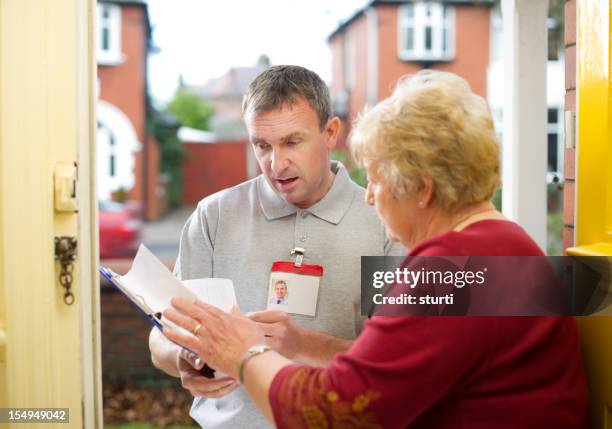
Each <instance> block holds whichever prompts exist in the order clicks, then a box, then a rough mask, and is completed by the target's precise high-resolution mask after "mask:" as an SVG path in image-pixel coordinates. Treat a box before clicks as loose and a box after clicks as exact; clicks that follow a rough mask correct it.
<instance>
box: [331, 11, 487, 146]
mask: <svg viewBox="0 0 612 429" xmlns="http://www.w3.org/2000/svg"><path fill="white" fill-rule="evenodd" d="M494 3H495V1H494V0H480V1H457V0H445V1H437V2H422V1H405V0H404V1H399V0H373V1H370V2H369V3H368V4H367V5H366V6H365V7H363V8H362V9H360V10H358V11H357V12H356V13H355V14H354V15H353V16H351V17H350V18H349V19H348V20H346V21H345V22H343V23H342V24H341V25H339V26H338V28H337V29H336V30H334V32H333V33H332V34H331V35H330V36H329V37H328V43H329V46H330V48H331V52H332V83H331V93H332V99H333V102H334V109H335V111H336V114H338V115H339V116H341V117H343V118H344V119H345V124H346V125H347V126H345V127H344V128H345V130H346V131H347V132H348V129H349V127H348V124H350V123H351V122H352V121H353V119H354V118H355V117H356V115H357V114H358V112H360V111H361V110H362V109H363V107H364V106H366V105H370V106H372V105H374V104H376V103H377V102H378V101H380V100H382V99H384V98H386V97H388V96H389V95H390V94H391V93H392V92H393V88H394V86H395V84H396V82H397V79H398V78H399V77H401V76H403V75H406V74H413V73H416V72H418V71H419V70H421V69H422V68H425V67H428V68H432V69H437V70H444V71H450V72H453V73H457V74H459V75H461V76H463V77H464V78H466V79H467V80H468V81H469V82H470V85H471V86H472V88H473V89H474V90H475V91H476V92H477V93H478V94H480V95H482V96H484V97H486V95H487V67H488V65H489V61H490V54H489V46H490V32H491V16H492V14H491V9H492V6H493V5H494ZM344 136H346V134H345V135H344ZM341 144H342V143H341Z"/></svg>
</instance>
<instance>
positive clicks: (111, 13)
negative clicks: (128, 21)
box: [97, 3, 123, 65]
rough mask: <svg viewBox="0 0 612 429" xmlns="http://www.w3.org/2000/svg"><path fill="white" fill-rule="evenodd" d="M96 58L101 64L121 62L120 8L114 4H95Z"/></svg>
mask: <svg viewBox="0 0 612 429" xmlns="http://www.w3.org/2000/svg"><path fill="white" fill-rule="evenodd" d="M97 58H98V64H102V65H112V64H119V63H121V62H122V59H123V55H122V54H121V8H120V7H119V6H118V5H116V4H109V3H98V4H97Z"/></svg>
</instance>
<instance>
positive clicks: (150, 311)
mask: <svg viewBox="0 0 612 429" xmlns="http://www.w3.org/2000/svg"><path fill="white" fill-rule="evenodd" d="M98 271H99V272H100V274H101V275H102V277H104V278H105V279H106V280H108V282H109V283H110V284H111V285H112V286H113V287H114V288H115V289H117V290H118V291H119V292H121V294H122V295H123V296H125V297H126V298H127V299H128V301H130V302H131V303H132V304H133V305H134V306H135V307H136V308H137V309H138V310H139V311H140V312H141V313H142V314H143V315H144V316H145V318H146V319H147V320H148V321H149V323H151V325H153V326H154V327H155V328H157V329H159V330H160V331H161V332H162V333H163V331H164V328H170V329H174V330H178V331H182V332H185V333H188V332H187V331H186V330H185V329H183V328H181V327H179V326H176V325H175V324H173V323H172V322H170V321H169V320H164V319H163V318H162V311H163V310H164V309H166V308H169V307H170V298H171V297H173V296H182V297H185V298H188V299H193V300H195V299H196V298H199V299H202V300H203V301H205V302H208V303H210V304H211V305H215V306H217V307H219V308H221V309H223V310H225V311H228V309H229V307H231V305H233V304H235V302H236V297H235V294H234V287H233V284H232V282H231V280H228V279H196V280H188V281H185V282H182V281H180V280H179V279H177V278H176V277H174V276H173V275H172V273H171V272H170V271H169V270H168V268H166V266H165V265H164V264H163V263H162V262H161V261H160V260H159V259H157V258H156V257H155V256H154V255H153V254H152V253H151V252H150V251H149V249H147V248H146V247H145V246H144V245H142V244H141V245H140V248H139V249H138V253H137V254H136V257H135V258H134V261H133V263H132V267H131V269H130V271H129V272H128V273H127V274H126V275H125V276H121V275H119V274H117V273H115V272H114V271H113V270H111V269H110V268H107V267H103V266H101V267H99V269H98ZM183 348H184V347H183ZM185 350H188V349H185ZM188 351H190V352H192V351H191V350H188ZM192 353H193V352H192ZM194 354H197V353H194ZM200 373H201V374H202V375H203V376H204V377H207V378H214V377H215V370H214V369H212V368H210V367H209V366H208V365H206V364H204V367H203V368H202V369H201V370H200Z"/></svg>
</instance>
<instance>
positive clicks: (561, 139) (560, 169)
mask: <svg viewBox="0 0 612 429" xmlns="http://www.w3.org/2000/svg"><path fill="white" fill-rule="evenodd" d="M549 110H555V111H556V112H557V122H548V111H549ZM564 113H565V112H564V110H563V108H562V107H559V106H548V110H547V111H546V122H547V125H546V128H547V132H546V151H547V155H546V170H547V173H549V174H548V176H550V175H551V174H552V175H557V176H558V177H559V178H562V177H563V174H564V169H565V168H564V167H565V165H564V163H565V160H564V155H565V151H564V149H565V122H564V119H565V117H564ZM550 134H553V135H556V137H557V142H556V151H557V165H556V169H554V170H552V171H551V170H549V169H548V136H549V135H550ZM549 182H550V180H549Z"/></svg>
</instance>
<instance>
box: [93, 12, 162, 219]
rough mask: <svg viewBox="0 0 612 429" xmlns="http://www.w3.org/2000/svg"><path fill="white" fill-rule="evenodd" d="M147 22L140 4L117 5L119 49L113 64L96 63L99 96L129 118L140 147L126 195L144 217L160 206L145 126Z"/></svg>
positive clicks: (152, 145)
mask: <svg viewBox="0 0 612 429" xmlns="http://www.w3.org/2000/svg"><path fill="white" fill-rule="evenodd" d="M148 34H149V26H148V17H147V11H146V5H144V4H122V5H121V52H122V54H123V55H124V58H125V60H124V61H123V62H122V63H120V64H117V65H98V79H99V82H100V94H99V96H100V99H101V100H104V101H106V102H108V103H110V104H112V105H114V106H115V107H117V108H118V109H119V110H121V111H122V112H123V113H124V114H125V115H126V116H127V117H128V118H129V120H130V122H131V124H132V126H133V128H134V130H135V132H136V135H137V138H138V141H139V143H140V144H141V145H142V148H141V150H140V151H139V152H136V153H135V158H136V162H135V169H134V170H135V171H134V174H135V181H134V187H133V189H131V190H130V191H129V198H130V199H132V200H135V201H138V202H140V203H141V204H142V207H143V216H144V218H145V219H147V220H153V219H157V218H158V217H159V216H160V214H161V212H162V210H163V192H159V190H158V183H159V149H158V145H157V143H156V141H155V140H154V139H153V138H152V136H150V135H149V133H148V130H147V62H146V61H147V55H148V46H149V40H148V37H149V35H148Z"/></svg>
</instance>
